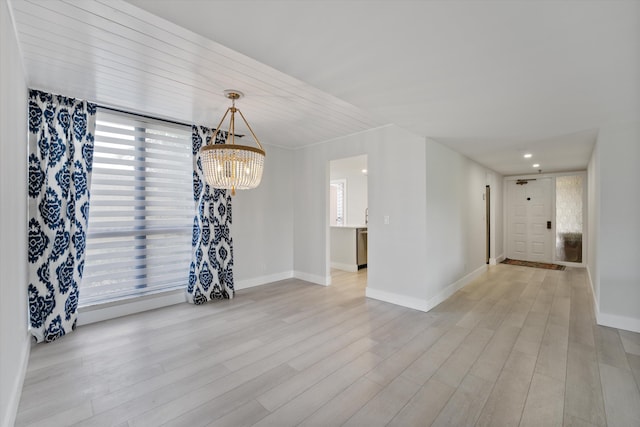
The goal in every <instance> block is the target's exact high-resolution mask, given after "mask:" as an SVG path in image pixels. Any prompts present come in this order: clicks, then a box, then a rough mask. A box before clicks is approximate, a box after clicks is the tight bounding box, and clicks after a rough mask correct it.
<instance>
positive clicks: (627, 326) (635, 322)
mask: <svg viewBox="0 0 640 427" xmlns="http://www.w3.org/2000/svg"><path fill="white" fill-rule="evenodd" d="M596 319H597V322H598V325H602V326H609V327H610V328H616V329H624V330H625V331H631V332H636V333H640V319H635V318H633V317H626V316H618V315H616V314H609V313H602V312H600V311H598V313H597V315H596Z"/></svg>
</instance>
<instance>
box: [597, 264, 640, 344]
mask: <svg viewBox="0 0 640 427" xmlns="http://www.w3.org/2000/svg"><path fill="white" fill-rule="evenodd" d="M587 279H588V280H589V286H590V287H591V296H592V297H593V311H594V315H595V317H596V323H597V324H598V325H602V326H608V327H610V328H616V329H624V330H625V331H631V332H636V333H640V319H636V318H634V317H627V316H619V315H617V314H609V313H603V312H601V311H600V302H599V301H598V299H597V298H596V293H595V289H594V288H593V279H592V277H591V270H589V266H587Z"/></svg>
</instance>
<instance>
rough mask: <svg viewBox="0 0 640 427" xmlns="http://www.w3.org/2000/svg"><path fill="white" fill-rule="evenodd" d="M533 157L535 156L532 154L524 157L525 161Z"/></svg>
mask: <svg viewBox="0 0 640 427" xmlns="http://www.w3.org/2000/svg"><path fill="white" fill-rule="evenodd" d="M531 156H533V154H531V153H527V154H525V155H524V158H525V159H530V158H531Z"/></svg>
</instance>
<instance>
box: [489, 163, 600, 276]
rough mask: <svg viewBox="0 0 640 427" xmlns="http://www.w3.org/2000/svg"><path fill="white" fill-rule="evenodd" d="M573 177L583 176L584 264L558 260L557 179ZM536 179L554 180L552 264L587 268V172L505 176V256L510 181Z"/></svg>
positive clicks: (552, 198) (503, 229) (552, 195)
mask: <svg viewBox="0 0 640 427" xmlns="http://www.w3.org/2000/svg"><path fill="white" fill-rule="evenodd" d="M573 175H581V176H582V183H583V187H582V262H581V263H577V262H566V261H558V260H556V245H555V238H556V178H557V177H559V176H573ZM535 178H552V185H551V212H552V217H553V218H552V221H553V222H552V225H553V227H552V231H553V239H552V243H553V244H552V248H551V262H552V263H554V264H559V265H566V266H570V267H586V265H587V260H586V257H587V253H588V246H589V234H588V233H589V223H588V220H589V217H588V216H587V211H588V204H587V203H588V198H587V195H588V180H587V171H586V170H580V171H569V172H554V173H537V174H529V175H511V176H505V177H504V178H503V180H502V181H503V185H502V188H503V192H502V193H503V203H502V218H503V221H502V237H503V239H502V245H503V248H504V254H505V256H506V254H507V253H508V246H507V245H508V242H509V221H508V217H507V212H508V208H507V207H508V206H509V191H508V189H507V185H508V184H509V181H517V180H518V179H535Z"/></svg>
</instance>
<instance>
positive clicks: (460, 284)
mask: <svg viewBox="0 0 640 427" xmlns="http://www.w3.org/2000/svg"><path fill="white" fill-rule="evenodd" d="M487 268H488V267H487V264H484V265H482V266H480V267H478V268H476V269H475V270H474V271H472V272H471V273H469V274H467V275H466V276H464V277H462V278H461V279H458V280H456V281H455V282H453V283H452V284H450V285H449V286H447V287H446V288H444V289H443V290H442V291H440V292H439V293H438V294H437V295H435V296H434V297H433V298H430V299H429V300H428V301H427V307H428V308H427V310H425V311H428V310H431V309H432V308H433V307H435V306H436V305H438V304H440V303H441V302H442V301H444V300H446V299H447V298H449V297H450V296H451V295H453V294H455V293H456V292H457V291H459V290H460V289H462V288H464V287H465V286H467V285H468V284H469V283H471V282H473V281H474V280H475V279H477V278H478V277H480V276H481V275H482V274H483V273H484V272H486V271H487Z"/></svg>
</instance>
